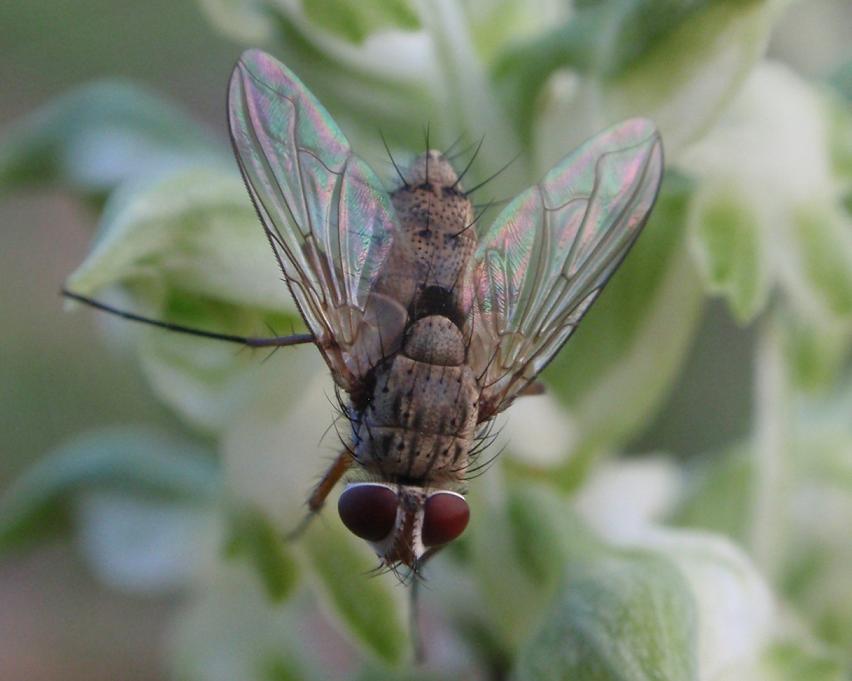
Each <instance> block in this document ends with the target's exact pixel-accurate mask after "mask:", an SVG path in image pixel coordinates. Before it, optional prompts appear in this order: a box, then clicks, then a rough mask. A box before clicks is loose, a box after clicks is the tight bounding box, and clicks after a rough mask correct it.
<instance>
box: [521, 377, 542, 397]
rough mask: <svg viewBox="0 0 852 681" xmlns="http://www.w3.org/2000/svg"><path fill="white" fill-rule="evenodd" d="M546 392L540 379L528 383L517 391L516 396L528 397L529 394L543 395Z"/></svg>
mask: <svg viewBox="0 0 852 681" xmlns="http://www.w3.org/2000/svg"><path fill="white" fill-rule="evenodd" d="M546 392H547V388H545V387H544V383H542V382H541V381H533V382H532V383H528V384H527V385H526V387H524V388H523V389H522V390H520V391H519V392H518V397H528V396H530V395H544V393H546Z"/></svg>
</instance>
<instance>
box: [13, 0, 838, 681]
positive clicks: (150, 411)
mask: <svg viewBox="0 0 852 681" xmlns="http://www.w3.org/2000/svg"><path fill="white" fill-rule="evenodd" d="M0 27H2V28H0V55H2V60H0V83H2V84H3V87H2V89H0V135H2V133H3V132H4V131H5V130H7V129H8V128H9V126H10V125H11V123H12V122H13V121H15V120H17V119H19V118H20V117H23V116H25V115H27V114H28V113H29V112H31V111H32V110H34V109H35V108H37V107H38V106H40V105H42V104H44V103H46V102H47V101H49V100H50V99H52V98H54V97H56V96H57V95H58V94H60V93H62V92H64V91H66V90H69V89H71V88H72V87H74V86H75V85H78V84H82V83H86V82H89V81H91V80H94V79H99V78H103V77H110V78H114V77H120V78H126V79H130V80H133V81H134V82H136V83H140V84H143V85H145V86H148V87H149V88H151V89H153V90H154V91H156V92H159V93H161V94H163V95H164V96H166V98H168V99H169V100H171V101H173V102H176V103H177V104H178V105H179V106H181V107H183V108H185V109H186V110H187V111H188V112H189V113H190V114H191V116H192V117H193V118H195V119H196V120H198V121H201V122H203V124H205V125H206V126H208V127H209V129H210V131H211V134H212V135H214V136H215V137H217V138H219V139H221V140H222V141H223V143H224V142H225V139H226V123H225V107H224V93H225V85H226V82H227V78H228V75H229V73H230V69H231V67H232V65H233V63H234V61H235V60H236V58H237V56H238V55H239V53H240V52H241V50H242V47H243V46H242V45H237V44H234V43H232V42H229V41H228V40H227V39H225V38H223V37H222V36H221V35H219V34H218V33H216V32H214V30H213V29H212V28H211V27H210V25H209V23H208V21H207V20H205V18H204V17H203V16H202V12H201V10H200V9H199V6H198V5H197V4H196V3H194V2H190V1H189V0H179V1H178V2H166V1H163V0H150V1H149V2H144V3H139V2H125V1H123V0H109V1H107V0H91V1H89V2H85V3H80V2H74V1H72V0H51V1H47V0H41V1H38V0H36V1H31V2H22V1H14V0H13V1H12V2H8V1H7V2H3V3H0ZM850 36H852V7H850V6H849V4H848V3H844V2H829V1H828V0H814V1H809V2H801V3H798V4H794V5H793V6H792V7H791V8H790V9H789V10H788V11H787V15H786V16H785V17H784V18H783V19H782V20H781V21H780V22H779V24H778V27H777V28H776V29H775V31H774V33H773V37H772V42H771V45H770V48H769V54H770V55H771V56H774V57H777V58H779V59H781V60H786V61H788V63H790V64H792V65H793V67H794V68H795V69H796V70H798V71H799V72H800V73H802V74H803V75H805V76H807V77H809V78H822V77H825V76H827V75H828V74H829V73H830V72H831V71H832V69H834V68H835V67H836V66H837V64H838V63H843V62H844V61H845V62H848V61H850V60H852V47H850V44H852V43H850ZM423 124H424V121H416V122H414V125H415V127H417V128H418V129H419V128H420V127H422V125H423ZM98 215H99V213H98V210H97V208H96V207H94V206H87V205H86V204H81V203H80V202H78V201H76V200H74V199H72V198H71V197H70V196H67V195H65V194H63V193H62V192H56V191H52V190H49V189H48V190H46V191H37V190H32V191H28V192H26V193H16V194H11V195H8V194H7V195H2V196H0V225H2V230H3V231H2V238H1V240H0V244H2V245H0V272H2V286H0V314H2V321H3V333H2V335H0V385H2V393H0V395H1V396H0V443H2V444H1V445H0V447H2V450H0V489H3V488H4V487H6V486H7V485H8V483H9V482H10V481H11V480H13V479H14V478H16V477H17V476H18V475H19V474H20V473H21V472H22V471H24V470H25V469H26V468H27V466H28V465H30V464H32V463H33V461H35V460H37V459H38V458H39V457H40V456H42V455H43V454H44V453H45V452H46V451H48V450H50V449H51V448H53V447H55V446H57V445H59V444H60V443H62V442H63V441H65V440H66V439H67V438H68V437H70V436H72V435H74V434H75V433H79V432H81V431H83V430H87V429H90V428H95V427H99V426H106V425H110V424H115V423H140V424H142V423H144V424H152V423H154V424H156V423H159V424H162V425H163V426H165V427H167V428H175V429H177V428H178V427H179V424H178V420H177V418H176V417H175V416H174V415H173V414H172V412H171V411H169V410H168V409H166V408H165V407H163V406H162V404H161V403H160V402H158V401H157V400H155V399H154V397H153V396H152V393H151V391H150V388H149V387H148V384H147V383H146V381H145V380H144V379H143V377H142V374H141V372H140V371H139V370H138V368H137V365H136V362H135V360H134V356H133V355H132V354H131V352H130V351H129V350H127V351H123V350H121V349H115V348H114V347H111V346H107V345H106V344H104V343H103V340H102V338H103V335H102V333H101V332H100V330H99V328H98V327H99V320H98V319H97V318H96V317H95V316H94V315H92V314H89V313H87V312H79V311H78V312H77V313H76V314H65V313H64V312H63V305H62V301H61V299H60V297H59V295H58V290H59V287H60V285H61V283H62V282H63V281H64V280H65V278H66V277H67V276H68V275H69V274H70V273H71V272H72V271H73V270H74V269H75V268H76V267H77V266H78V265H79V263H80V262H82V261H83V260H84V258H85V256H86V254H87V252H88V248H89V240H90V238H91V234H92V231H93V229H94V225H95V224H96V222H97V220H98ZM258 229H259V227H258ZM271 257H272V256H271V254H270V258H271ZM753 333H754V332H753V329H752V328H751V327H745V328H743V327H740V326H738V325H737V324H736V323H735V322H734V321H733V319H732V318H731V316H730V314H729V312H728V311H727V308H726V306H725V305H723V304H722V303H719V302H717V301H714V302H712V303H711V304H709V305H708V306H707V308H706V311H705V313H704V318H703V320H702V323H701V325H700V327H699V330H698V332H697V334H696V336H695V340H694V342H693V344H692V347H691V350H690V352H689V356H688V358H687V360H686V362H685V363H684V370H683V371H682V373H681V374H680V376H679V377H678V379H677V381H676V383H675V385H674V387H673V388H672V390H671V392H670V394H669V396H668V397H667V398H666V402H665V406H664V407H663V408H662V409H661V410H660V411H659V414H658V415H657V416H656V417H655V418H654V419H653V421H652V422H650V423H648V424H647V426H646V427H645V428H644V429H643V431H642V433H641V434H640V435H638V436H637V437H636V438H635V439H634V441H633V442H632V443H630V444H629V446H627V447H626V449H627V450H628V451H640V452H647V451H665V452H673V453H676V454H677V456H679V457H681V458H683V459H692V458H696V457H699V456H700V455H701V454H702V453H704V452H708V451H712V450H715V449H717V448H719V447H721V446H723V445H725V444H726V443H729V442H731V441H734V440H737V439H739V438H740V437H744V436H746V435H747V434H748V432H749V428H750V425H749V424H750V423H751V415H752V414H751V405H752V391H753V390H754V385H753V383H754V382H753V357H752V354H753V352H754V335H753ZM174 600H175V597H172V596H161V597H157V598H153V599H152V598H141V597H140V598H134V597H130V596H126V595H120V594H118V593H116V592H113V591H106V590H104V589H103V587H101V586H99V585H98V584H96V583H95V581H94V580H93V578H92V577H91V576H90V575H89V573H87V572H86V570H85V569H84V568H83V567H82V565H81V563H80V561H79V558H78V557H77V554H76V553H75V551H74V549H73V546H72V543H71V542H70V541H68V540H56V541H53V542H50V543H49V544H47V545H41V546H39V547H38V548H36V549H34V550H32V551H26V552H19V553H14V554H11V555H8V556H4V557H3V558H2V559H0V678H2V679H4V680H5V679H9V680H11V681H17V680H18V679H21V680H23V679H27V680H28V681H41V680H45V681H47V680H51V681H53V680H58V679H63V680H67V681H74V680H75V679H81V680H82V679H86V680H87V681H99V680H101V679H103V680H107V679H110V680H113V679H122V680H128V681H131V680H137V679H138V680H140V681H141V680H143V679H151V680H153V679H160V678H166V675H165V672H163V665H162V660H161V648H162V644H163V638H164V635H165V631H166V627H167V623H168V622H169V621H170V620H171V617H172V616H173V614H174V610H175V608H176V607H177V604H176V603H175V602H174Z"/></svg>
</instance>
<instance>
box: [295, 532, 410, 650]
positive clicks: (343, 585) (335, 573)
mask: <svg viewBox="0 0 852 681" xmlns="http://www.w3.org/2000/svg"><path fill="white" fill-rule="evenodd" d="M303 541H304V548H305V550H306V552H307V555H308V556H309V558H310V562H311V568H312V569H311V574H313V576H314V577H315V580H316V583H317V585H318V587H319V589H320V591H321V592H322V593H323V594H324V595H325V596H326V598H327V601H328V603H329V605H330V606H331V608H332V609H333V610H334V612H335V613H336V614H337V616H338V620H339V621H340V622H341V623H342V624H343V625H344V626H345V627H346V629H347V631H348V632H349V633H350V634H351V635H352V636H353V637H354V638H355V639H356V640H358V641H360V642H361V644H362V645H364V646H365V647H366V648H367V649H368V650H369V651H370V652H371V653H372V654H373V655H375V656H377V657H378V658H380V659H382V660H385V661H387V662H391V663H398V662H400V661H402V660H403V659H404V658H405V657H406V655H407V654H408V652H409V650H410V643H409V640H408V627H407V626H406V625H407V623H406V618H405V615H404V608H403V607H402V603H401V602H400V599H401V598H402V596H403V595H404V594H403V593H402V591H401V590H400V589H399V585H398V584H396V583H395V580H396V577H395V575H383V576H381V577H374V578H373V579H369V578H368V576H367V574H366V573H368V572H369V571H370V570H371V569H373V568H374V567H375V566H376V560H375V557H371V556H370V552H369V549H368V548H367V547H366V546H364V545H363V542H361V541H360V540H357V544H356V540H355V538H354V537H352V535H350V534H349V533H348V532H346V531H345V530H344V528H343V527H342V525H341V524H340V523H337V522H334V523H331V522H330V523H326V524H321V523H315V526H314V527H312V528H311V529H310V530H309V531H308V533H307V534H306V536H305V537H304V539H303Z"/></svg>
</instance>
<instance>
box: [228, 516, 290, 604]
mask: <svg viewBox="0 0 852 681" xmlns="http://www.w3.org/2000/svg"><path fill="white" fill-rule="evenodd" d="M225 551H226V553H227V555H228V556H229V557H231V558H245V559H246V560H248V561H249V562H250V563H251V564H252V567H254V569H255V571H256V572H257V574H258V576H259V577H260V579H261V581H262V582H263V586H264V588H265V589H266V595H267V596H268V597H269V598H270V600H272V601H276V602H278V601H283V600H284V599H285V598H287V596H289V595H290V593H291V592H292V590H293V587H294V586H295V585H296V581H297V579H298V572H297V569H296V563H295V561H294V559H293V558H292V556H291V555H290V552H289V550H288V549H287V547H286V546H285V545H284V541H283V539H282V538H281V533H280V532H279V531H278V528H276V527H275V525H274V524H273V523H271V522H270V521H269V519H268V518H267V517H266V516H265V515H264V514H263V513H262V512H261V511H258V510H257V509H252V508H247V507H243V508H240V509H235V510H234V511H233V512H232V514H231V526H230V531H229V537H228V541H227V545H226V549H225Z"/></svg>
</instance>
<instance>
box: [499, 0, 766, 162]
mask: <svg viewBox="0 0 852 681" xmlns="http://www.w3.org/2000/svg"><path fill="white" fill-rule="evenodd" d="M772 7H773V3H772V2H761V1H756V0H748V1H746V2H737V1H734V0H694V1H692V2H688V3H683V2H681V3H673V2H670V1H669V0H627V1H621V0H611V1H609V2H599V3H587V4H585V5H584V6H583V7H582V8H579V9H578V11H577V12H575V13H574V14H573V15H572V16H571V17H570V19H569V20H568V21H567V22H566V23H564V24H563V25H561V26H557V27H555V28H553V29H551V30H550V31H549V32H545V33H544V34H543V35H537V36H535V37H534V38H530V39H529V40H527V41H526V42H524V43H522V44H521V45H520V46H517V45H514V46H511V47H510V48H509V50H507V52H506V54H505V55H504V56H503V57H502V58H501V59H500V60H498V61H497V63H496V65H495V67H494V71H493V75H494V78H495V80H496V82H497V86H498V89H499V90H500V92H501V94H502V99H503V102H504V105H505V106H506V107H507V109H508V110H509V111H510V112H511V113H512V117H513V119H514V120H515V122H516V123H517V124H518V125H519V132H520V134H521V135H522V137H523V138H524V139H525V140H527V141H529V140H530V139H531V137H532V133H533V130H534V119H535V117H536V113H537V109H538V107H539V106H540V104H541V99H540V95H541V93H542V92H543V91H544V89H545V85H546V84H547V83H548V81H549V80H550V78H551V76H553V75H554V74H555V73H557V72H558V71H560V70H561V71H563V72H565V71H570V72H573V73H574V74H576V75H577V76H578V77H579V79H580V84H581V86H580V87H579V88H577V89H576V90H574V92H573V93H572V94H571V95H570V100H571V103H570V107H571V110H572V111H573V115H572V116H571V119H572V120H573V121H575V124H574V125H573V126H569V127H573V128H575V130H574V131H573V132H568V131H566V132H565V133H564V135H565V140H566V145H567V146H568V147H570V146H573V145H574V144H576V143H577V142H579V141H580V139H578V136H579V137H582V136H585V135H588V134H590V133H591V132H593V130H594V129H597V128H601V127H604V125H606V124H608V123H612V122H614V121H617V120H619V119H621V118H626V117H629V116H635V115H644V116H648V117H650V118H652V119H654V120H655V121H656V122H657V124H658V125H659V127H660V129H661V131H662V133H663V139H664V140H666V144H667V146H668V147H669V149H678V148H680V147H681V146H682V145H683V144H685V143H686V142H688V141H690V140H691V139H693V138H694V137H695V136H697V135H698V134H700V133H701V132H702V131H703V130H704V129H706V128H707V127H708V126H709V125H710V124H711V123H712V122H713V121H714V120H715V118H716V117H717V116H718V114H719V112H720V111H721V109H722V108H723V106H724V105H725V104H726V103H727V101H728V99H729V98H730V97H731V96H732V95H733V93H734V92H735V91H736V90H737V88H738V87H739V86H740V84H741V83H742V81H743V79H744V78H745V76H746V75H747V74H748V72H749V70H750V69H751V67H752V66H753V64H754V63H755V62H756V60H757V59H758V58H759V57H760V55H761V54H762V52H763V50H764V48H765V45H766V41H767V38H768V35H769V30H770V28H771V19H772V11H771V9H772ZM562 119H563V120H564V116H563V117H562ZM577 128H579V130H577ZM568 141H570V142H571V144H567V142H568ZM553 142H554V140H552V139H551V140H549V141H548V142H547V143H549V144H553ZM557 147H558V148H562V145H557Z"/></svg>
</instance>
